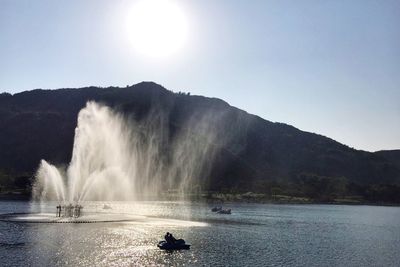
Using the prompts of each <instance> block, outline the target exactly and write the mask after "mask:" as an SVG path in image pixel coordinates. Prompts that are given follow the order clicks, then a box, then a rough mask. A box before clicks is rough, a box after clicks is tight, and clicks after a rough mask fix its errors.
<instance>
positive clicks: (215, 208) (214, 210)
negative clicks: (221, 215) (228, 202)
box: [211, 207, 222, 212]
mask: <svg viewBox="0 0 400 267" xmlns="http://www.w3.org/2000/svg"><path fill="white" fill-rule="evenodd" d="M220 210H222V207H214V208H212V209H211V211H212V212H217V211H220Z"/></svg>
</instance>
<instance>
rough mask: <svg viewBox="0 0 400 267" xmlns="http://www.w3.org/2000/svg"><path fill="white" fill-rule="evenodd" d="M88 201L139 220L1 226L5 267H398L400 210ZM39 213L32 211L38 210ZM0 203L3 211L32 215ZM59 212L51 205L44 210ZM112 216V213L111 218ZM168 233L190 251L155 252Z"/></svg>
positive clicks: (0, 255)
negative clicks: (219, 208) (221, 209)
mask: <svg viewBox="0 0 400 267" xmlns="http://www.w3.org/2000/svg"><path fill="white" fill-rule="evenodd" d="M107 204H108V205H110V206H111V207H112V209H110V210H104V209H102V207H103V205H104V203H103V202H102V203H95V202H93V203H88V204H87V208H86V211H87V212H88V213H89V210H90V211H91V212H95V213H98V214H99V215H98V216H104V217H107V216H116V214H134V215H135V216H136V215H137V216H140V217H141V218H144V219H140V220H133V221H131V222H114V223H90V224H47V223H13V222H0V262H1V265H2V266H28V265H29V266H77V265H79V266H132V265H141V266H149V265H150V266H152V265H175V266H176V265H186V266H400V253H398V252H399V251H398V249H399V244H400V208H399V207H376V206H345V205H341V206H337V205H273V204H271V205H267V204H229V205H226V208H231V209H232V211H233V213H232V215H220V214H215V213H212V212H211V211H210V208H211V206H209V205H207V204H200V203H185V202H156V201H154V202H135V203H133V202H132V203H130V202H123V203H122V202H120V203H118V202H109V203H107ZM36 208H38V207H37V206H34V207H33V209H36ZM30 209H31V205H30V204H29V203H28V202H12V201H2V202H0V213H9V212H28V211H30ZM46 209H47V211H48V212H50V213H51V212H53V209H54V214H55V207H54V205H53V203H50V204H48V205H47V206H46V207H45V210H46ZM108 213H112V214H113V215H108ZM166 231H169V232H172V233H173V234H174V235H175V236H176V237H178V238H184V239H185V240H186V241H187V242H188V243H190V244H192V248H191V249H190V250H188V251H180V252H172V253H169V252H165V251H161V250H159V249H158V248H157V247H156V244H157V242H158V241H159V240H161V239H162V237H163V235H164V234H165V232H166Z"/></svg>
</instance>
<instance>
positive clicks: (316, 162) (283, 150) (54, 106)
mask: <svg viewBox="0 0 400 267" xmlns="http://www.w3.org/2000/svg"><path fill="white" fill-rule="evenodd" d="M90 100H93V101H97V102H101V103H104V104H106V105H107V106H110V107H112V108H113V109H114V110H117V111H119V112H121V114H124V115H125V116H126V117H129V118H131V119H132V120H135V121H141V120H143V119H144V118H147V117H148V116H149V114H150V113H152V112H153V111H154V110H157V112H158V113H159V114H163V116H164V117H165V118H166V124H167V127H168V132H169V136H170V137H169V138H171V139H173V138H174V135H175V134H176V133H177V132H178V130H179V129H182V128H184V127H187V122H188V121H193V120H194V119H196V120H197V121H201V120H202V118H204V116H203V115H202V114H207V116H208V118H210V121H212V123H213V124H212V125H213V127H214V128H215V129H216V130H215V131H216V134H215V138H214V139H213V141H211V145H212V146H213V147H218V153H216V154H215V157H213V159H212V162H210V166H211V167H210V171H209V172H208V173H207V174H204V176H207V177H202V179H204V181H206V182H202V181H200V182H199V183H200V184H201V185H202V187H203V188H204V189H206V190H212V191H218V192H247V191H253V192H259V193H265V194H268V195H289V196H296V197H309V198H311V199H316V200H319V201H324V200H326V201H330V200H332V199H333V198H339V197H345V196H348V195H353V196H360V197H362V198H364V199H367V200H370V201H375V202H400V151H399V150H394V151H380V152H375V153H371V152H366V151H360V150H355V149H353V148H350V147H348V146H346V145H343V144H340V143H338V142H336V141H334V140H332V139H330V138H328V137H325V136H321V135H318V134H314V133H309V132H304V131H301V130H299V129H297V128H295V127H293V126H290V125H286V124H283V123H274V122H271V121H267V120H264V119H262V118H260V117H258V116H255V115H251V114H248V113H247V112H245V111H242V110H240V109H237V108H235V107H232V106H230V105H229V104H227V103H226V102H224V101H222V100H220V99H216V98H208V97H203V96H192V95H189V94H186V93H173V92H171V91H169V90H167V89H165V88H163V87H162V86H160V85H158V84H156V83H153V82H142V83H139V84H136V85H133V86H127V87H126V88H119V87H108V88H99V87H86V88H79V89H58V90H39V89H38V90H32V91H26V92H22V93H18V94H14V95H11V94H7V93H3V94H0V190H1V188H3V190H5V188H21V187H29V184H30V181H31V179H32V176H33V174H34V172H35V170H36V168H37V167H38V164H39V162H40V160H41V159H42V158H44V159H46V160H48V161H50V162H52V163H54V164H57V165H65V164H67V163H68V162H69V161H70V159H71V153H72V147H73V138H74V129H75V127H76V124H77V115H78V112H79V111H80V110H81V109H82V108H83V107H84V106H85V104H86V102H87V101H90ZM193 134H194V135H196V133H193ZM166 149H168V146H167V145H166Z"/></svg>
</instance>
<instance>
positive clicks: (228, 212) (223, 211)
mask: <svg viewBox="0 0 400 267" xmlns="http://www.w3.org/2000/svg"><path fill="white" fill-rule="evenodd" d="M217 213H219V214H231V209H226V210H222V209H221V210H219V211H217Z"/></svg>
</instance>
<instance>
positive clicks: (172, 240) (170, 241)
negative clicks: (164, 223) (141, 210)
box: [164, 232, 176, 244]
mask: <svg viewBox="0 0 400 267" xmlns="http://www.w3.org/2000/svg"><path fill="white" fill-rule="evenodd" d="M164 238H165V241H167V243H168V244H175V242H176V238H175V237H174V236H173V235H172V234H171V233H169V232H167V234H166V235H165V236H164Z"/></svg>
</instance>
